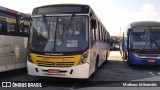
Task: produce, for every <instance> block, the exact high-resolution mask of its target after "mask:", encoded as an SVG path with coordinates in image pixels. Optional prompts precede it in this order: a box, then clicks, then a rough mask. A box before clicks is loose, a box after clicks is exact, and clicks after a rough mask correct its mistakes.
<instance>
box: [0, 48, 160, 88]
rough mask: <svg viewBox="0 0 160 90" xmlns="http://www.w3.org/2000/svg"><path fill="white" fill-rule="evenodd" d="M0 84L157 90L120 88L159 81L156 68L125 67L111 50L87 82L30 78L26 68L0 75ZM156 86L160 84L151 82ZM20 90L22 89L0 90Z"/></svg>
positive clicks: (124, 63)
mask: <svg viewBox="0 0 160 90" xmlns="http://www.w3.org/2000/svg"><path fill="white" fill-rule="evenodd" d="M0 81H9V82H10V81H11V82H17V81H20V82H23V83H24V82H27V81H28V82H39V83H41V84H42V88H23V89H24V90H31V89H34V90H50V89H52V90H97V89H99V90H128V89H131V90H137V89H140V90H143V89H145V90H159V87H156V86H155V87H147V86H145V87H137V86H134V87H133V86H129V87H126V86H123V84H124V83H126V84H128V85H129V83H131V84H132V83H133V84H137V83H139V82H142V81H143V83H145V82H144V81H146V83H154V82H155V81H160V67H154V66H141V65H139V66H133V67H129V66H128V65H127V64H126V62H125V61H123V60H122V59H121V56H120V53H119V51H118V50H112V51H111V52H110V56H109V58H108V63H107V64H103V65H102V66H101V67H100V68H99V69H98V70H97V71H96V72H95V73H94V74H93V75H92V76H91V77H90V78H89V79H86V80H83V79H64V78H50V77H33V76H29V75H27V70H26V68H24V69H19V70H13V71H8V72H1V73H0ZM155 84H157V85H158V86H159V85H160V82H155ZM17 89H18V90H21V89H22V88H0V90H17Z"/></svg>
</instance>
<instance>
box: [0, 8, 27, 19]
mask: <svg viewBox="0 0 160 90" xmlns="http://www.w3.org/2000/svg"><path fill="white" fill-rule="evenodd" d="M0 10H1V11H5V12H8V13H12V14H16V15H20V16H25V17H29V14H25V13H22V12H19V11H15V10H13V9H9V8H5V7H2V6H0Z"/></svg>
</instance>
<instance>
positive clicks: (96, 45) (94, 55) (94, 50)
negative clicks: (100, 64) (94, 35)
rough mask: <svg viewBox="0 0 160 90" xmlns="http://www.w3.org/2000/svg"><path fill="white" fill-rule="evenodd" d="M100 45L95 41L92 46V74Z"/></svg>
mask: <svg viewBox="0 0 160 90" xmlns="http://www.w3.org/2000/svg"><path fill="white" fill-rule="evenodd" d="M99 50H100V49H99V45H98V43H97V42H94V45H92V46H91V47H90V55H89V56H90V58H89V59H90V75H91V74H92V73H93V72H94V71H95V65H96V58H97V57H98V56H99Z"/></svg>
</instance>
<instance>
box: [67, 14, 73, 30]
mask: <svg viewBox="0 0 160 90" xmlns="http://www.w3.org/2000/svg"><path fill="white" fill-rule="evenodd" d="M74 16H75V14H72V16H71V17H70V19H69V20H68V25H67V30H68V29H69V27H70V25H71V24H72V20H73V17H74Z"/></svg>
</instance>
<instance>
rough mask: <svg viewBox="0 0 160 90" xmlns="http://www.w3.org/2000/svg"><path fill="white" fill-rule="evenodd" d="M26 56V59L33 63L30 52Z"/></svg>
mask: <svg viewBox="0 0 160 90" xmlns="http://www.w3.org/2000/svg"><path fill="white" fill-rule="evenodd" d="M27 57H28V61H29V62H31V63H33V61H32V58H31V53H29V52H28V56H27Z"/></svg>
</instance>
